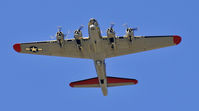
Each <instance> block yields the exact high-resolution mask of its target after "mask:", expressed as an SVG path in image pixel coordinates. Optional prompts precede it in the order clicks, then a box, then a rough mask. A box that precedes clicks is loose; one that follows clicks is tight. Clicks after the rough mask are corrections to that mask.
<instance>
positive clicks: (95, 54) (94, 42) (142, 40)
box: [13, 18, 181, 96]
mask: <svg viewBox="0 0 199 111" xmlns="http://www.w3.org/2000/svg"><path fill="white" fill-rule="evenodd" d="M81 28H82V27H80V28H79V29H78V30H76V31H75V32H74V39H64V37H65V34H63V32H62V31H61V29H59V30H58V32H57V33H56V39H57V40H50V41H41V42H30V43H17V44H14V45H13V48H14V49H15V51H17V52H20V53H27V54H36V55H48V56H62V57H73V58H84V59H93V61H94V64H95V69H96V72H97V77H96V78H90V79H86V80H81V81H76V82H72V83H70V86H71V87H99V88H101V90H102V92H103V95H104V96H106V95H107V93H108V92H107V87H113V86H123V85H134V84H137V82H138V81H137V80H136V79H128V78H118V77H109V76H107V75H106V64H105V59H106V58H110V57H115V56H121V55H126V54H132V53H137V52H142V51H147V50H152V49H158V48H162V47H167V46H174V45H177V44H179V43H180V42H181V37H180V36H177V35H168V36H134V31H135V30H136V28H127V29H126V34H125V35H124V36H116V35H115V31H114V29H113V25H112V26H111V27H110V28H108V30H107V36H102V35H101V30H100V28H99V25H98V22H97V20H96V19H94V18H91V19H90V21H89V23H88V35H89V36H88V37H83V36H82V32H81Z"/></svg>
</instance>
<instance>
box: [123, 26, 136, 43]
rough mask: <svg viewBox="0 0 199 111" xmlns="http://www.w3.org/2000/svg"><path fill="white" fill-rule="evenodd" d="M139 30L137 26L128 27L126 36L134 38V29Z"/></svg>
mask: <svg viewBox="0 0 199 111" xmlns="http://www.w3.org/2000/svg"><path fill="white" fill-rule="evenodd" d="M135 30H137V28H127V29H126V35H125V37H128V38H129V40H130V41H132V40H133V38H134V31H135Z"/></svg>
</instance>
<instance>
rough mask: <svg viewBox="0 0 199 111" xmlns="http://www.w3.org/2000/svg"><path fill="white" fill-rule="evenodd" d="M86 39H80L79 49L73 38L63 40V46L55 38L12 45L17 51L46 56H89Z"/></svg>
mask: <svg viewBox="0 0 199 111" xmlns="http://www.w3.org/2000/svg"><path fill="white" fill-rule="evenodd" d="M87 40H88V39H84V40H82V47H83V48H82V49H81V51H80V49H79V47H78V46H77V43H76V41H75V39H69V40H65V44H64V46H63V47H60V45H59V44H58V43H57V41H56V40H52V41H42V42H31V43H19V44H15V45H14V46H13V47H14V49H15V50H16V51H17V52H20V53H27V54H35V55H48V56H61V57H73V58H88V59H89V58H90V56H89V54H88V50H87V49H88V48H87V47H88V45H87V43H86V42H87Z"/></svg>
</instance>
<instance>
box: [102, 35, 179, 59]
mask: <svg viewBox="0 0 199 111" xmlns="http://www.w3.org/2000/svg"><path fill="white" fill-rule="evenodd" d="M180 41H181V37H180V36H177V35H173V36H140V37H134V39H133V40H132V41H130V40H129V38H127V37H117V38H116V39H115V45H114V48H111V46H110V45H111V44H109V45H106V46H105V47H106V48H105V49H106V51H105V52H106V53H105V57H106V58H109V57H115V56H121V55H126V54H131V53H137V52H142V51H147V50H152V49H158V48H162V47H167V46H173V45H177V44H179V43H180Z"/></svg>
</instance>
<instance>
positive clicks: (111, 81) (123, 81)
mask: <svg viewBox="0 0 199 111" xmlns="http://www.w3.org/2000/svg"><path fill="white" fill-rule="evenodd" d="M107 81H108V87H113V86H124V85H134V84H137V83H138V81H137V80H136V79H129V78H119V77H107Z"/></svg>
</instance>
